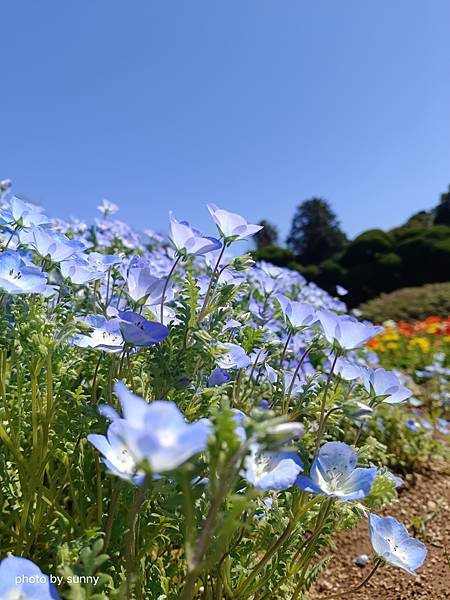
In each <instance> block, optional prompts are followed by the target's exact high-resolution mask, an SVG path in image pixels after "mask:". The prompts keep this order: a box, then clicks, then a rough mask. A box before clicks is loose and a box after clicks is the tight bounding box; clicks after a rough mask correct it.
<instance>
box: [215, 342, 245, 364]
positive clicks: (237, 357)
mask: <svg viewBox="0 0 450 600" xmlns="http://www.w3.org/2000/svg"><path fill="white" fill-rule="evenodd" d="M220 347H221V348H223V350H225V353H224V354H222V356H220V357H219V358H218V359H217V364H218V365H219V367H220V368H222V369H245V368H246V367H248V366H249V365H250V364H251V359H250V357H249V356H248V355H247V354H246V353H245V350H244V348H242V347H241V346H239V345H238V344H231V343H226V344H221V345H220Z"/></svg>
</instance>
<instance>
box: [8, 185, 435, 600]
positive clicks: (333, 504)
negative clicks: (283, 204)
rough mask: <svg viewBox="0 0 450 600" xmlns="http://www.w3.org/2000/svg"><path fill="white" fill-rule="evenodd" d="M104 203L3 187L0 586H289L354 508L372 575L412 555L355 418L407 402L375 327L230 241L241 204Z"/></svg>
mask: <svg viewBox="0 0 450 600" xmlns="http://www.w3.org/2000/svg"><path fill="white" fill-rule="evenodd" d="M99 209H100V212H101V213H102V217H101V218H100V219H98V220H97V221H96V223H95V224H94V225H92V226H90V225H87V224H85V223H82V222H78V221H71V222H63V221H52V220H50V219H49V218H48V217H47V216H46V215H45V213H44V212H43V210H42V209H40V208H39V207H36V206H34V205H32V204H30V203H28V202H25V201H23V200H21V199H19V198H17V197H15V196H13V195H12V194H10V193H9V192H6V193H4V195H3V198H2V204H1V210H0V226H1V237H0V239H1V249H2V251H1V254H0V324H1V332H2V333H1V337H0V374H1V381H0V393H1V400H2V406H1V410H2V424H0V440H1V448H0V477H1V480H2V491H1V494H2V496H1V499H2V510H3V515H2V516H3V519H2V522H1V523H0V548H1V553H2V557H4V558H3V560H2V562H1V563H0V597H1V598H9V597H21V598H27V597H33V598H42V599H43V598H57V597H59V596H62V597H67V598H73V599H78V598H92V599H94V598H95V599H100V598H114V597H117V598H145V599H148V598H151V599H153V598H155V599H156V598H158V599H163V598H173V599H175V598H181V599H184V600H186V599H191V598H210V599H213V598H214V599H218V600H219V599H222V598H236V599H237V598H239V599H241V600H244V599H246V598H249V599H250V598H258V599H260V600H262V599H263V598H266V599H268V598H280V599H282V598H292V599H295V598H300V597H302V596H303V595H304V594H305V593H306V592H307V590H308V589H309V588H310V587H311V585H312V584H313V582H314V581H315V580H316V579H317V578H318V577H319V575H320V571H321V569H322V568H323V566H324V561H320V560H319V562H318V559H320V556H321V555H322V550H323V548H324V546H326V545H328V544H330V541H331V538H332V535H333V533H334V532H335V531H337V530H338V529H340V528H343V527H351V526H352V525H354V524H356V523H357V522H358V521H359V520H360V519H362V518H365V517H366V516H367V515H368V513H369V512H370V513H371V514H370V520H369V521H368V535H369V536H370V539H371V541H372V545H373V549H374V562H373V574H374V573H375V572H376V570H377V569H379V568H380V567H381V566H382V565H383V564H384V563H390V564H392V565H395V566H397V567H400V568H401V569H403V570H404V571H407V572H409V573H413V572H414V571H415V570H416V569H417V568H419V567H420V566H421V564H422V562H423V560H424V558H425V554H426V550H425V547H424V545H423V544H422V543H421V542H420V541H418V540H413V539H411V538H410V537H409V535H408V533H407V531H406V530H405V528H404V527H403V525H401V524H400V523H398V522H397V521H396V520H395V519H392V518H389V517H388V518H379V517H377V516H376V514H375V513H374V512H373V509H374V507H379V506H382V505H384V504H385V503H386V502H388V501H389V500H392V499H393V498H394V497H395V494H396V492H395V488H396V486H399V485H401V481H400V480H399V479H398V478H397V477H395V476H394V475H393V474H392V473H390V472H388V471H387V470H386V468H385V466H384V464H385V460H384V459H385V456H384V451H385V447H384V446H383V445H382V444H381V443H379V442H377V440H376V439H374V438H373V436H372V435H371V434H370V433H369V432H370V428H368V424H370V423H371V422H373V421H374V420H376V419H377V415H378V410H386V409H389V407H392V405H394V404H399V403H403V402H405V401H407V400H408V398H410V396H411V391H410V390H409V389H408V388H407V387H406V386H405V385H403V384H402V382H401V381H400V379H399V377H398V376H397V375H396V374H395V373H393V372H389V371H386V370H385V369H383V368H380V367H378V366H377V364H376V357H375V355H374V353H373V352H370V351H368V350H367V348H366V347H365V344H366V342H367V341H368V340H369V339H371V338H373V337H374V336H376V335H377V334H379V333H380V331H381V328H379V327H375V326H373V325H372V324H371V323H368V322H359V321H357V320H356V319H355V318H353V317H351V316H349V315H346V314H345V313H346V307H345V305H344V304H343V302H342V301H341V300H339V299H336V298H333V297H331V296H329V295H328V294H326V293H325V292H324V291H323V290H321V289H320V288H318V287H317V286H315V285H313V284H310V283H307V282H306V281H305V280H304V279H303V277H301V276H300V275H299V274H298V273H294V272H291V271H288V270H284V269H280V268H276V267H273V266H271V265H268V264H264V263H262V264H260V265H258V266H256V265H254V264H253V262H252V261H251V260H250V258H249V257H248V256H245V255H244V256H237V257H236V256H233V255H229V254H228V253H229V250H230V248H233V250H234V253H235V252H236V250H235V249H236V248H238V245H239V241H241V240H245V239H248V238H249V237H251V236H252V235H253V234H254V233H256V232H257V231H258V229H259V227H258V226H256V225H253V224H251V223H248V222H247V221H246V219H245V218H243V217H241V216H240V215H236V214H233V213H230V212H228V211H226V210H223V209H221V208H218V207H216V206H214V205H209V206H208V209H209V211H210V213H211V218H212V225H213V224H214V225H215V226H216V233H215V236H214V237H211V236H210V235H203V234H202V233H200V232H199V231H198V230H196V229H194V228H193V227H191V226H190V225H189V223H187V222H186V221H179V220H177V219H176V218H175V217H174V216H173V215H170V235H169V239H165V238H164V237H161V236H159V235H158V234H155V233H154V232H152V231H149V230H148V231H146V232H145V233H143V234H140V233H137V232H135V231H133V230H132V229H131V228H130V227H129V226H128V225H126V224H125V223H123V222H121V221H118V220H116V219H115V218H113V215H114V213H115V212H116V210H117V207H116V206H115V205H113V204H112V203H109V202H107V201H104V202H103V203H102V205H100V207H99ZM383 407H384V408H383ZM344 440H346V441H347V443H346V442H345V441H344ZM6 555H8V556H6ZM56 575H57V576H58V577H59V578H60V579H52V578H51V576H56ZM33 577H34V578H35V579H34V583H30V581H31V579H32V578H33ZM38 579H39V581H40V582H39V583H36V581H37V580H38ZM55 583H56V584H57V586H55V585H54V584H55ZM30 586H31V587H30ZM57 588H58V589H57Z"/></svg>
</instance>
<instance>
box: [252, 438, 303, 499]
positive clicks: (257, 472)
mask: <svg viewBox="0 0 450 600" xmlns="http://www.w3.org/2000/svg"><path fill="white" fill-rule="evenodd" d="M302 470H303V464H302V461H301V459H300V457H299V456H298V455H297V454H296V453H295V452H283V451H279V452H268V451H261V449H260V447H259V445H258V444H251V446H250V454H248V455H247V457H246V458H245V461H244V469H243V471H242V476H243V477H245V479H246V480H247V481H248V482H249V483H251V484H252V485H253V487H255V488H257V489H260V490H273V491H281V490H287V489H288V488H290V487H291V486H292V485H294V483H295V481H296V479H297V477H298V474H299V473H300V471H302Z"/></svg>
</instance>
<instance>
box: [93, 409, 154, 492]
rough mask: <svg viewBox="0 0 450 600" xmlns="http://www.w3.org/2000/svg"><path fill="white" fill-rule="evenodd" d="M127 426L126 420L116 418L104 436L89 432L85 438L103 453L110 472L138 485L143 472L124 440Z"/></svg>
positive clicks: (141, 480) (103, 459) (143, 476)
mask: <svg viewBox="0 0 450 600" xmlns="http://www.w3.org/2000/svg"><path fill="white" fill-rule="evenodd" d="M147 406H148V405H147ZM127 427H130V424H129V423H128V422H127V421H125V420H124V419H116V420H114V421H113V422H112V423H111V425H110V426H109V427H108V431H107V432H106V437H105V436H104V435H97V434H90V435H88V437H87V439H88V442H90V443H91V444H92V445H93V446H94V447H95V448H96V449H97V450H98V451H99V452H101V453H102V454H103V458H102V461H103V462H104V463H105V465H106V467H107V468H108V471H109V472H110V473H112V474H113V475H117V476H118V477H120V478H121V479H125V480H127V481H131V482H133V483H134V484H136V485H140V484H141V483H142V482H143V481H144V478H145V472H144V471H143V470H142V469H140V468H139V464H138V461H137V460H136V457H135V456H134V455H133V454H132V453H131V452H130V449H129V448H128V447H127V444H126V442H125V441H124V440H125V438H126V435H127V432H126V429H127Z"/></svg>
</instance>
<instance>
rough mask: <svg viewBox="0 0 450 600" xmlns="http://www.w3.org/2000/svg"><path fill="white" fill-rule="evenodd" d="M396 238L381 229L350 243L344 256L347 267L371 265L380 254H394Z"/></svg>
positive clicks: (366, 233) (367, 233)
mask: <svg viewBox="0 0 450 600" xmlns="http://www.w3.org/2000/svg"><path fill="white" fill-rule="evenodd" d="M393 246H394V237H393V236H392V235H391V234H390V233H386V232H385V231H382V230H381V229H370V230H369V231H365V232H364V233H362V234H361V235H358V237H357V238H355V239H354V240H353V241H352V242H350V243H349V245H348V246H347V248H346V249H345V251H344V254H343V256H342V264H343V265H344V266H346V267H352V266H354V265H362V264H367V263H371V262H372V261H373V260H374V258H375V257H376V256H377V255H379V254H386V253H388V252H392V249H393Z"/></svg>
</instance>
